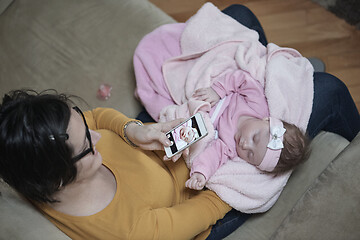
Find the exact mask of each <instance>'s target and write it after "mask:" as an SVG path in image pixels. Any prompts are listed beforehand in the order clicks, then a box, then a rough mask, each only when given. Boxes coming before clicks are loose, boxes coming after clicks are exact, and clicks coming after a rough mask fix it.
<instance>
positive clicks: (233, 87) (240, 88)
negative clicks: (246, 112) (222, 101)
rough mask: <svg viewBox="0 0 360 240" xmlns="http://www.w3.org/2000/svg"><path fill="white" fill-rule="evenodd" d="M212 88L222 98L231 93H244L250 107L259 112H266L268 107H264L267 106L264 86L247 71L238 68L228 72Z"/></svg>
mask: <svg viewBox="0 0 360 240" xmlns="http://www.w3.org/2000/svg"><path fill="white" fill-rule="evenodd" d="M211 88H212V89H213V90H214V91H215V92H216V93H217V94H218V95H219V96H220V98H223V97H225V96H227V95H229V94H231V93H238V94H240V95H242V96H243V97H244V99H245V101H246V102H247V104H248V105H249V107H251V108H252V109H253V110H254V111H256V112H258V113H261V114H264V113H263V112H264V109H267V107H264V106H267V101H266V97H265V92H264V87H263V86H262V85H261V84H260V82H259V81H257V80H256V79H254V78H253V77H251V75H250V74H249V73H247V72H245V71H242V70H236V71H233V72H231V73H227V74H225V75H223V76H222V77H220V78H219V79H218V80H217V81H216V82H214V83H213V85H212V86H211ZM265 114H267V113H265Z"/></svg>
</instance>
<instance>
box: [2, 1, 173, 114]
mask: <svg viewBox="0 0 360 240" xmlns="http://www.w3.org/2000/svg"><path fill="white" fill-rule="evenodd" d="M1 1H4V0H1ZM171 22H174V20H173V19H172V18H170V17H169V16H168V15H166V14H165V13H164V12H162V11H161V10H159V9H158V8H156V7H155V6H154V5H152V4H151V3H150V2H148V1H145V0H131V1H128V0H77V1H73V0H61V1H58V0H31V1H28V0H16V1H14V2H13V3H12V4H11V5H10V6H9V7H8V8H7V10H6V12H4V14H2V15H1V16H0V86H1V88H0V96H1V97H2V96H3V94H4V93H6V92H8V91H9V90H11V89H18V88H34V89H36V90H38V91H41V90H44V89H48V88H54V89H56V90H58V91H59V92H66V93H70V94H75V95H77V96H80V97H82V98H83V99H84V100H85V101H86V102H87V103H88V104H89V106H87V105H85V104H80V107H81V108H83V110H86V109H89V108H94V107H113V108H115V109H117V110H119V111H121V112H123V113H125V114H126V115H128V116H130V117H134V116H136V115H137V113H139V111H140V109H141V106H140V104H139V103H138V101H137V100H136V99H135V98H134V88H135V80H134V72H133V64H132V57H133V53H134V50H135V48H136V46H137V44H138V42H139V41H140V40H141V38H142V37H143V36H144V35H145V34H147V33H149V32H151V31H152V30H153V29H155V28H156V27H158V26H160V25H162V24H165V23H171ZM102 83H108V84H110V85H111V86H112V87H113V88H112V95H111V97H110V99H109V100H107V101H101V100H99V99H97V97H96V93H97V89H98V88H99V86H100V84H102Z"/></svg>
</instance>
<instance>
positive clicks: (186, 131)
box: [180, 127, 195, 143]
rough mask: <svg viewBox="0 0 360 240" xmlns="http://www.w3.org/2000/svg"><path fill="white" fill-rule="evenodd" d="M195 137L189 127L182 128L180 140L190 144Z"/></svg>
mask: <svg viewBox="0 0 360 240" xmlns="http://www.w3.org/2000/svg"><path fill="white" fill-rule="evenodd" d="M194 137H195V133H194V131H193V129H192V128H191V127H183V128H182V129H181V130H180V138H181V139H182V140H184V141H185V142H187V143H189V142H191V141H192V140H193V139H194Z"/></svg>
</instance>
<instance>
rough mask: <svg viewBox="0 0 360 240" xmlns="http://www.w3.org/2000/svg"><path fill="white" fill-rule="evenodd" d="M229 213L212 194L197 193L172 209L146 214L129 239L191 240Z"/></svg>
mask: <svg viewBox="0 0 360 240" xmlns="http://www.w3.org/2000/svg"><path fill="white" fill-rule="evenodd" d="M230 209H231V208H230V207H229V205H228V204H226V203H225V202H223V201H222V200H221V199H220V198H219V197H218V196H217V195H216V194H215V193H214V192H212V191H210V190H206V191H200V192H198V194H197V195H196V196H194V197H193V198H191V199H188V200H186V201H184V202H183V203H181V204H178V205H175V206H173V207H168V208H158V209H149V210H148V211H146V212H145V213H144V214H142V215H141V216H140V217H139V219H138V221H137V223H136V224H135V226H133V228H132V231H131V233H130V236H129V239H193V238H194V237H195V236H196V235H198V234H200V233H202V232H203V231H205V230H207V229H208V228H209V226H211V225H213V224H215V223H216V221H217V220H218V219H221V218H223V217H224V216H225V214H226V213H227V212H228V211H230Z"/></svg>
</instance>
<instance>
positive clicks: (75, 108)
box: [72, 106, 95, 162]
mask: <svg viewBox="0 0 360 240" xmlns="http://www.w3.org/2000/svg"><path fill="white" fill-rule="evenodd" d="M73 109H74V110H75V111H76V112H77V113H79V114H80V115H81V117H82V118H83V121H84V124H85V130H86V131H85V132H86V138H87V139H88V141H89V145H90V147H89V148H88V149H86V150H85V151H83V152H81V153H80V154H78V155H76V156H75V157H73V158H72V160H73V161H74V162H77V161H79V160H80V159H81V158H83V157H85V156H86V155H88V154H89V153H92V154H95V152H94V147H93V144H92V141H91V134H90V131H89V127H88V125H87V123H86V120H85V116H84V114H83V112H82V111H81V110H80V108H79V107H77V106H75V107H73Z"/></svg>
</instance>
